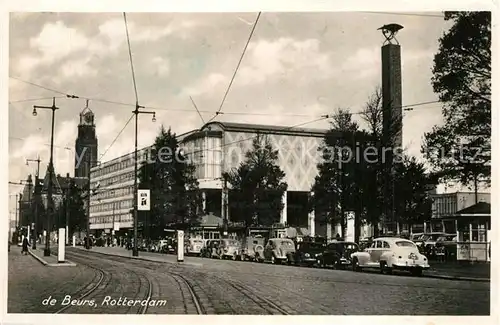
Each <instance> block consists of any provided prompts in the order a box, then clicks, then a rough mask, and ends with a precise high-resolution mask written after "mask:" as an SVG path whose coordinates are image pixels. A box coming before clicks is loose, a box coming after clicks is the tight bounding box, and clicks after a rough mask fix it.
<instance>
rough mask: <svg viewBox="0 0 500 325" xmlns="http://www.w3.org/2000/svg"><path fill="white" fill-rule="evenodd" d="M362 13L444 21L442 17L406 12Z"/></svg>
mask: <svg viewBox="0 0 500 325" xmlns="http://www.w3.org/2000/svg"><path fill="white" fill-rule="evenodd" d="M361 12H363V13H367V14H380V15H395V16H414V17H429V18H442V19H444V16H443V15H435V14H430V15H427V14H414V13H407V12H390V11H361Z"/></svg>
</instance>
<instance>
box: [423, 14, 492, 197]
mask: <svg viewBox="0 0 500 325" xmlns="http://www.w3.org/2000/svg"><path fill="white" fill-rule="evenodd" d="M445 20H451V21H453V26H452V27H451V28H450V30H448V32H447V33H445V34H444V35H443V37H441V39H440V40H439V43H440V44H439V51H438V53H437V54H436V55H435V56H434V67H433V74H434V76H433V78H432V85H433V88H434V92H436V93H437V94H438V95H439V98H440V100H441V101H442V102H443V103H444V107H443V110H442V113H443V115H444V124H443V125H442V126H435V127H434V128H433V129H432V131H431V132H429V133H426V134H425V141H424V144H423V146H422V152H423V154H424V155H425V156H426V158H427V159H428V161H429V163H430V164H431V165H432V167H433V172H435V173H436V174H437V175H438V176H439V177H440V179H441V180H442V181H445V182H459V183H460V184H462V185H469V184H471V183H473V187H474V190H475V192H476V193H477V187H478V184H479V183H484V184H486V185H489V183H490V177H491V169H490V163H491V13H490V12H446V13H445ZM436 152H438V153H436Z"/></svg>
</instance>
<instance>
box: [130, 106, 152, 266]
mask: <svg viewBox="0 0 500 325" xmlns="http://www.w3.org/2000/svg"><path fill="white" fill-rule="evenodd" d="M139 108H143V107H142V106H139V104H138V103H136V105H135V110H134V111H132V113H134V115H135V147H134V246H133V250H132V256H139V250H138V249H137V228H138V222H137V191H138V187H137V132H138V130H137V129H138V117H139V114H151V115H153V119H152V121H153V122H155V121H156V117H155V116H156V113H155V112H147V111H139Z"/></svg>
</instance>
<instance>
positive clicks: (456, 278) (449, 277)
mask: <svg viewBox="0 0 500 325" xmlns="http://www.w3.org/2000/svg"><path fill="white" fill-rule="evenodd" d="M424 277H426V278H432V279H443V280H454V281H471V282H491V281H490V279H489V278H470V277H464V276H453V275H441V274H425V275H424Z"/></svg>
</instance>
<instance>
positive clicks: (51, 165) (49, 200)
mask: <svg viewBox="0 0 500 325" xmlns="http://www.w3.org/2000/svg"><path fill="white" fill-rule="evenodd" d="M37 108H40V109H49V110H51V111H52V126H51V133H50V160H49V167H48V170H49V179H48V184H47V185H48V187H47V207H48V209H47V210H48V211H47V234H46V238H45V249H44V251H43V255H44V256H50V230H51V228H52V224H51V217H52V213H53V211H52V210H53V202H52V178H53V177H54V160H53V158H54V157H53V156H54V122H55V117H56V110H58V109H59V107H57V106H56V99H55V97H54V98H53V99H52V106H38V105H34V106H33V116H37V111H36V109H37Z"/></svg>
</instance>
